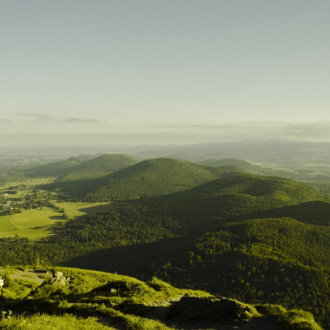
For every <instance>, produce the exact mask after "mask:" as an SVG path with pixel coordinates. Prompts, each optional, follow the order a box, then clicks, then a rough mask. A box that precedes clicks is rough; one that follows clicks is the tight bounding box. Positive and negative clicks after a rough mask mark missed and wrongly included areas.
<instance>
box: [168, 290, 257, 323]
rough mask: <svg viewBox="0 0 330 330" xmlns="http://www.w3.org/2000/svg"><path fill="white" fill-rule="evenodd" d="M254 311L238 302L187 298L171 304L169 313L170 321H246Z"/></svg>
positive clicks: (210, 298)
mask: <svg viewBox="0 0 330 330" xmlns="http://www.w3.org/2000/svg"><path fill="white" fill-rule="evenodd" d="M256 314H257V312H256V310H255V309H254V308H253V307H252V306H249V305H245V304H243V303H240V302H238V301H235V300H232V299H226V298H217V297H187V296H184V297H182V298H181V300H180V301H178V302H177V303H175V304H173V305H172V306H171V308H170V311H169V317H170V318H171V319H175V320H180V321H196V320H199V321H203V320H204V321H212V322H221V321H225V320H229V319H230V320H248V319H249V318H250V317H251V316H253V315H256Z"/></svg>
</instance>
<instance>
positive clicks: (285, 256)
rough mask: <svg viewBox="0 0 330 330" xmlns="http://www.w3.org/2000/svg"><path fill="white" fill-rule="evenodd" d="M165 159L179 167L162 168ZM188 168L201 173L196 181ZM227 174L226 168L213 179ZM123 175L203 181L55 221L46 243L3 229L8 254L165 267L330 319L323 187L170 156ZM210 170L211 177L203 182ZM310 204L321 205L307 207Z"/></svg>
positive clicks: (131, 267)
mask: <svg viewBox="0 0 330 330" xmlns="http://www.w3.org/2000/svg"><path fill="white" fill-rule="evenodd" d="M165 165H166V166H165ZM164 167H165V168H168V169H169V170H167V171H166V170H162V171H161V172H159V169H163V168H164ZM137 169H138V170H139V171H138V170H137ZM179 169H181V170H182V169H184V172H180V170H179ZM188 169H189V170H190V172H189V171H188ZM225 169H226V170H228V169H233V168H231V167H229V168H227V167H226V168H225ZM221 172H222V174H221ZM141 173H144V174H145V177H144V180H141V176H142V175H141ZM160 173H163V174H164V175H165V174H166V176H167V177H166V178H165V177H164V178H163V179H162V177H159V174H160ZM187 173H194V175H195V176H194V181H193V180H192V178H191V177H187V176H185V175H187ZM196 173H197V174H199V176H196V175H197V174H196ZM205 173H206V174H207V175H206V176H203V175H205ZM146 174H148V175H146ZM202 174H203V175H202ZM219 175H224V177H222V178H220V179H213V180H212V179H211V178H212V177H213V178H214V177H217V176H219ZM226 175H227V176H226ZM113 177H115V178H117V179H118V182H117V181H115V180H114V181H112V183H113V184H114V185H117V184H118V186H117V187H119V184H120V183H123V182H124V183H125V182H126V181H125V178H129V179H130V180H128V182H129V183H130V185H128V184H127V185H124V187H125V188H126V189H129V187H132V189H135V188H134V187H141V186H142V184H141V182H147V183H148V184H151V183H152V184H153V185H156V184H157V182H158V185H159V186H160V187H161V188H162V189H163V190H160V191H161V192H164V191H166V190H164V187H165V188H166V187H167V186H166V180H169V182H170V183H171V185H172V187H171V189H172V188H173V187H176V186H175V184H178V183H180V182H181V185H180V186H179V187H180V188H182V187H184V188H187V186H188V185H185V186H183V183H182V181H180V180H183V179H184V182H187V181H188V182H190V184H194V185H195V187H194V188H190V189H188V190H186V191H181V192H175V193H172V194H167V195H162V196H154V197H148V198H145V199H143V198H141V199H138V200H134V201H129V200H126V201H125V202H124V203H123V202H118V203H112V204H110V205H109V207H108V208H107V211H106V212H104V211H101V212H103V213H97V212H91V213H90V215H86V216H83V217H79V218H77V219H74V220H70V221H67V222H64V223H63V224H62V225H58V226H56V227H53V234H54V235H52V236H50V237H49V238H48V239H44V240H42V241H40V242H31V241H28V240H26V239H21V238H19V237H15V238H12V239H5V238H3V239H1V241H0V243H1V246H0V247H1V248H0V259H1V260H2V262H3V263H4V264H7V263H8V264H10V263H11V264H13V263H15V264H20V265H22V264H31V263H33V262H35V261H36V260H39V261H40V260H42V261H43V262H44V263H45V264H55V265H59V264H62V265H63V264H65V265H69V266H76V267H79V268H91V269H99V270H107V271H112V272H115V271H118V272H120V273H123V274H127V275H134V276H138V277H140V278H148V277H150V276H152V275H156V276H159V277H160V278H162V279H164V280H168V281H170V283H173V284H176V285H180V286H189V287H192V288H202V289H207V290H208V291H210V292H212V293H213V294H217V295H223V296H228V297H233V298H237V299H241V300H243V301H247V302H251V303H254V302H259V303H260V302H262V303H276V304H282V303H283V305H284V306H285V307H286V308H302V309H305V310H308V311H310V312H312V313H314V314H315V317H316V318H317V320H318V321H320V322H321V323H322V324H323V325H325V324H329V322H330V318H329V315H330V308H329V306H330V296H329V295H328V294H327V292H328V290H329V276H330V273H329V270H330V264H329V261H330V255H329V251H330V249H329V246H330V241H329V240H330V232H329V230H330V226H329V221H328V219H329V216H328V215H327V212H328V210H329V209H330V206H329V203H328V202H327V201H325V200H322V198H323V197H322V195H321V194H320V193H319V192H318V191H316V190H314V189H312V188H310V187H308V186H305V185H302V184H300V183H297V182H294V181H291V180H286V179H281V178H274V177H264V176H257V175H249V174H242V173H238V174H237V173H236V174H235V173H233V172H232V171H228V172H226V171H224V168H218V169H217V168H215V169H213V170H210V169H209V168H207V167H201V166H198V165H194V164H191V163H187V162H181V161H174V160H168V159H154V160H150V161H146V162H141V163H139V164H136V165H133V166H130V167H128V168H125V169H123V170H120V171H118V172H116V173H114V174H112V175H110V176H108V177H107V179H108V178H113ZM196 177H197V178H200V181H197V180H196ZM132 178H133V179H136V181H134V180H133V179H132ZM147 178H148V179H147ZM206 179H208V180H210V179H211V181H209V182H205V183H202V184H200V185H198V186H197V184H198V182H201V181H202V180H206ZM171 180H172V181H171ZM189 180H191V181H189ZM102 181H105V180H104V178H102V180H99V183H100V184H101V183H102ZM163 181H165V183H164V186H162V185H163ZM150 182H151V183H150ZM135 183H138V184H136V185H134V184H135ZM67 184H71V183H70V182H67ZM107 184H108V186H107V188H109V189H110V191H111V186H110V185H109V182H107ZM150 187H154V186H152V185H151V186H150ZM157 188H158V187H157ZM152 193H153V194H155V193H157V190H153V191H152ZM107 197H108V196H107ZM111 197H113V196H111ZM123 197H125V195H121V196H120V198H123ZM126 197H127V196H126ZM128 197H130V196H128ZM132 197H133V196H132ZM306 208H311V210H310V211H309V212H304V210H306ZM103 210H104V209H103ZM318 211H319V213H318ZM313 214H314V215H313ZM315 219H317V221H315Z"/></svg>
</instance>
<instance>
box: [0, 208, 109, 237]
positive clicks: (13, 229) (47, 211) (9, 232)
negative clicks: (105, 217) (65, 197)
mask: <svg viewBox="0 0 330 330" xmlns="http://www.w3.org/2000/svg"><path fill="white" fill-rule="evenodd" d="M54 205H55V206H57V207H58V208H59V209H64V211H65V214H66V216H67V219H74V218H76V217H79V216H81V215H84V214H95V213H98V212H105V211H106V210H107V209H108V208H109V203H82V202H77V203H75V202H61V203H54ZM59 221H65V219H64V218H63V214H62V212H59V211H58V210H55V209H54V208H49V207H43V208H42V209H30V210H23V211H22V212H21V213H15V214H13V215H6V216H1V217H0V238H3V237H14V236H15V235H19V236H20V237H28V238H29V239H31V240H38V239H40V238H43V237H47V236H49V235H51V234H52V232H51V230H50V227H51V226H53V225H54V224H56V223H58V222H59Z"/></svg>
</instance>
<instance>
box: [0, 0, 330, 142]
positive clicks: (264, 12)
mask: <svg viewBox="0 0 330 330" xmlns="http://www.w3.org/2000/svg"><path fill="white" fill-rule="evenodd" d="M329 35H330V1H329V0H272V1H267V0H258V1H257V0H226V1H224V0H131V1H125V0H116V1H115V0H65V1H64V0H56V1H51V0H28V1H27V0H0V41H1V46H0V47H1V52H0V59H1V62H0V63H1V64H0V65H1V71H0V113H1V117H0V134H1V141H2V142H1V143H2V144H3V143H8V142H5V140H6V139H10V137H11V136H12V135H17V133H18V132H20V133H23V134H25V135H26V136H30V139H32V140H33V138H31V137H32V134H50V133H63V134H68V133H74V134H85V133H88V134H99V133H100V134H101V133H102V134H109V135H111V134H112V136H115V135H116V134H117V135H116V136H117V140H118V141H117V142H118V143H119V141H120V139H122V140H123V141H124V140H125V141H126V142H125V143H133V144H134V143H175V142H177V143H180V142H182V143H189V142H194V143H195V142H198V141H200V142H205V141H222V140H226V139H227V140H228V139H229V140H230V139H240V138H247V137H251V138H272V137H275V136H278V135H280V136H278V137H283V138H287V137H289V138H297V139H312V140H330V43H329ZM136 134H141V135H140V137H141V139H140V140H139V139H138V138H137V136H136ZM27 140H28V139H27ZM43 142H45V141H43Z"/></svg>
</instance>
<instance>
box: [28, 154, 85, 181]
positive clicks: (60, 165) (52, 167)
mask: <svg viewBox="0 0 330 330" xmlns="http://www.w3.org/2000/svg"><path fill="white" fill-rule="evenodd" d="M87 159H89V158H87ZM84 161H86V157H71V158H69V159H66V160H61V161H58V162H54V163H49V164H45V165H39V166H35V167H32V168H30V169H28V170H26V171H25V175H26V176H28V177H49V176H53V177H58V176H63V175H66V174H67V173H69V172H70V171H71V170H72V169H73V168H74V167H76V166H78V165H80V164H81V163H83V162H84Z"/></svg>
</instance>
